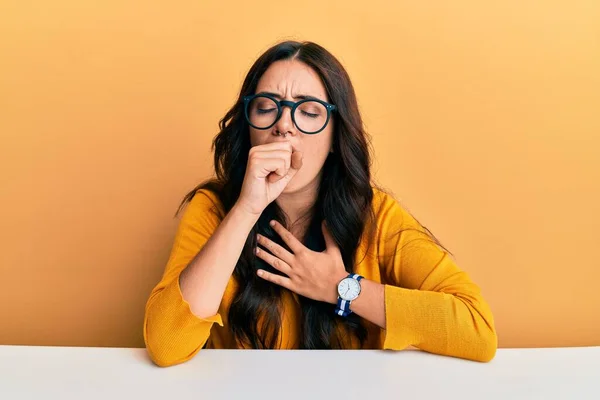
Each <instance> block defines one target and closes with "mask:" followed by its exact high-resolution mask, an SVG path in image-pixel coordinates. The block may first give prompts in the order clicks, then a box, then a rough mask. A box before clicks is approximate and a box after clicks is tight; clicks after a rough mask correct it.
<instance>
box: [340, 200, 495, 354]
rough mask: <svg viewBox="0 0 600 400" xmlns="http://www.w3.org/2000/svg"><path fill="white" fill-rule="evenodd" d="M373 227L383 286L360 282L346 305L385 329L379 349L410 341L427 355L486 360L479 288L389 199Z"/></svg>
mask: <svg viewBox="0 0 600 400" xmlns="http://www.w3.org/2000/svg"><path fill="white" fill-rule="evenodd" d="M378 226H379V237H378V252H379V259H380V268H381V272H382V278H383V280H384V283H388V284H384V285H381V284H378V283H376V282H371V281H367V282H364V284H363V290H364V292H363V293H361V295H360V296H359V298H358V299H356V300H355V301H354V302H353V303H352V309H353V311H354V312H356V314H358V315H360V316H362V317H363V318H365V319H367V320H370V321H371V322H374V323H376V324H378V325H379V326H381V327H383V328H385V329H386V336H385V342H384V344H383V347H384V348H385V349H398V350H399V349H403V348H406V347H408V346H411V345H412V346H415V347H418V348H420V349H422V350H425V351H428V352H431V353H437V354H442V355H449V356H455V357H461V358H466V359H471V360H477V361H489V360H491V359H492V358H493V357H494V355H495V352H496V348H497V336H496V331H495V328H494V322H493V317H492V313H491V310H490V308H489V306H488V304H487V303H486V302H485V300H484V299H483V297H482V295H481V291H480V289H479V287H478V286H477V285H476V284H475V283H473V282H472V281H471V279H470V278H469V276H468V275H467V274H466V273H465V272H464V271H462V270H460V269H459V268H458V266H457V265H456V263H455V262H454V261H453V260H452V259H451V258H450V256H449V254H448V253H447V252H445V251H444V250H443V249H441V248H440V247H439V246H438V245H437V244H435V243H434V242H433V241H432V239H431V238H430V237H429V236H428V235H427V234H426V233H425V231H424V229H423V227H422V226H421V225H420V224H419V223H418V222H417V221H416V220H415V219H414V218H413V217H412V216H411V215H410V214H409V213H408V212H407V211H406V210H404V209H403V208H402V207H401V206H400V205H399V204H398V203H397V202H395V200H393V199H392V198H391V197H388V198H387V200H385V201H384V204H383V205H382V213H381V214H380V216H379V221H378ZM401 229H404V230H403V231H402V233H400V234H397V232H398V231H400V230H401Z"/></svg>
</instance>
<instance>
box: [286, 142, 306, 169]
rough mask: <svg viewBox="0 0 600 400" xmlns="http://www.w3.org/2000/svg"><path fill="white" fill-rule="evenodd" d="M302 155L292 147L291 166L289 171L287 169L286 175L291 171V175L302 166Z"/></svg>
mask: <svg viewBox="0 0 600 400" xmlns="http://www.w3.org/2000/svg"><path fill="white" fill-rule="evenodd" d="M302 157H303V153H302V152H301V151H299V150H298V149H297V148H296V147H294V148H293V150H292V159H291V167H290V171H288V175H289V174H290V173H291V174H292V176H293V175H295V174H296V172H298V170H299V169H300V168H302Z"/></svg>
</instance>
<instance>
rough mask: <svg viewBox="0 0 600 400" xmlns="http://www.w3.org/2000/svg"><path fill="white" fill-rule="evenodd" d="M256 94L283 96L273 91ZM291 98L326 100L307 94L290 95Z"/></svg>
mask: <svg viewBox="0 0 600 400" xmlns="http://www.w3.org/2000/svg"><path fill="white" fill-rule="evenodd" d="M256 94H266V95H269V96H273V97H275V98H277V99H282V98H283V97H282V96H281V95H280V94H279V93H273V92H259V93H256ZM292 98H294V99H300V100H305V99H310V100H321V101H326V100H323V99H320V98H318V97H316V96H311V95H309V94H297V95H296V96H295V97H292Z"/></svg>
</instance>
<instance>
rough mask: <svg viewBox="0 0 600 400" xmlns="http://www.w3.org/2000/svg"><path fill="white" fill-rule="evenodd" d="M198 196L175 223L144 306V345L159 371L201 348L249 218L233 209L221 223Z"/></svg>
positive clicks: (203, 197) (218, 320)
mask: <svg viewBox="0 0 600 400" xmlns="http://www.w3.org/2000/svg"><path fill="white" fill-rule="evenodd" d="M206 193H207V192H204V191H199V192H198V193H197V194H196V195H195V196H194V197H193V198H192V200H191V201H190V203H189V204H188V206H187V208H186V209H185V212H184V214H183V217H182V219H181V222H180V224H179V227H178V230H177V234H176V236H175V242H174V245H173V250H172V251H171V256H170V257H169V261H168V263H167V266H166V268H165V273H164V275H163V277H162V279H161V281H160V282H159V284H158V285H157V286H156V287H155V288H154V290H152V293H151V294H150V298H149V300H148V302H147V304H146V313H145V318H144V340H145V342H146V348H147V350H148V353H149V355H150V357H151V358H152V360H153V361H154V362H155V363H156V364H157V365H160V366H169V365H173V364H177V363H181V362H184V361H187V360H189V359H190V358H192V357H193V356H194V355H195V354H196V353H197V352H198V351H199V350H200V349H201V348H202V346H203V345H204V343H206V340H207V339H208V336H209V334H210V329H211V328H212V325H213V324H214V323H215V322H216V323H218V324H219V325H221V326H223V322H222V319H221V316H220V315H219V314H218V313H217V311H218V308H219V304H220V302H221V299H222V297H223V293H224V291H225V288H226V286H227V282H228V281H229V277H230V276H231V273H232V271H233V268H234V267H235V263H236V261H237V259H238V257H239V255H240V253H241V249H242V247H243V245H244V242H245V240H246V237H247V235H248V233H249V232H250V229H251V227H252V226H253V224H254V219H253V218H251V217H248V215H247V214H246V213H242V212H240V211H238V210H237V209H236V208H233V209H232V210H231V211H230V212H229V213H228V214H227V215H226V216H225V218H224V219H223V220H222V221H220V218H219V217H218V216H217V215H215V214H214V212H213V211H212V210H211V208H212V207H214V203H213V201H212V200H211V198H210V197H209V195H208V194H206Z"/></svg>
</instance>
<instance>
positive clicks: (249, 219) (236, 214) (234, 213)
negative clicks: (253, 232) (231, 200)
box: [229, 203, 260, 227]
mask: <svg viewBox="0 0 600 400" xmlns="http://www.w3.org/2000/svg"><path fill="white" fill-rule="evenodd" d="M229 213H230V214H231V217H232V219H235V220H236V222H238V223H240V224H241V225H242V226H250V227H252V226H254V224H256V222H257V221H258V219H259V218H260V214H255V213H252V212H250V211H248V210H246V209H245V208H244V207H243V206H240V205H239V203H235V204H234V205H233V207H232V208H231V211H230V212H229Z"/></svg>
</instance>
